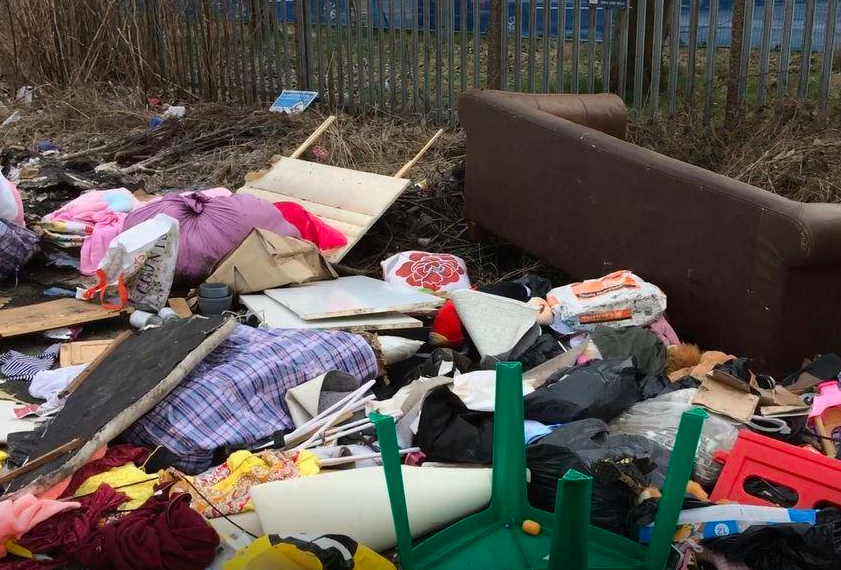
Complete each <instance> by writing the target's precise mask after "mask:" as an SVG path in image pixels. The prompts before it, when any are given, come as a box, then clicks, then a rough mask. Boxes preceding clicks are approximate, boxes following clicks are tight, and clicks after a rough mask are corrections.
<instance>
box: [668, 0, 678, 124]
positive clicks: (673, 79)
mask: <svg viewBox="0 0 841 570" xmlns="http://www.w3.org/2000/svg"><path fill="white" fill-rule="evenodd" d="M670 16H671V24H670V25H669V114H670V115H673V114H674V112H675V106H676V103H677V72H678V68H679V67H680V61H679V60H678V47H679V44H678V42H679V41H680V37H679V36H680V0H672V12H671V14H670Z"/></svg>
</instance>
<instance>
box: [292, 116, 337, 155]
mask: <svg viewBox="0 0 841 570" xmlns="http://www.w3.org/2000/svg"><path fill="white" fill-rule="evenodd" d="M335 120H336V115H330V116H329V117H327V118H326V119H324V122H323V123H321V125H320V126H319V127H318V128H317V129H315V131H313V133H312V134H311V135H310V136H309V138H308V139H307V140H305V141H304V142H303V144H302V145H301V146H299V147H298V148H296V149H295V152H293V153H292V154H290V155H289V158H298V157H299V156H301V155H302V154H304V151H306V150H307V149H308V148H309V147H310V146H312V143H314V142H315V141H316V140H317V139H318V137H320V136H321V135H322V134H324V131H326V130H327V129H328V128H329V127H330V125H332V124H333V121H335Z"/></svg>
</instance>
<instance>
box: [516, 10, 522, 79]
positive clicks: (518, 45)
mask: <svg viewBox="0 0 841 570" xmlns="http://www.w3.org/2000/svg"><path fill="white" fill-rule="evenodd" d="M522 2H523V0H514V91H517V92H519V91H520V54H521V53H522V51H523V46H522V38H523V3H522Z"/></svg>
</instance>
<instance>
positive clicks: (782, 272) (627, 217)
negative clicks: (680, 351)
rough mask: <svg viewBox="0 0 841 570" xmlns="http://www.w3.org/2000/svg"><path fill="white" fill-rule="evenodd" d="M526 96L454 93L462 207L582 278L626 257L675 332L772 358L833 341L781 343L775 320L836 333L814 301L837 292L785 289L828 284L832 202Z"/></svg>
mask: <svg viewBox="0 0 841 570" xmlns="http://www.w3.org/2000/svg"><path fill="white" fill-rule="evenodd" d="M544 97H545V96H544ZM550 97H557V96H550ZM608 97H612V96H608ZM534 98H535V96H529V97H520V96H517V95H514V96H512V95H511V94H507V93H502V92H480V91H471V92H468V93H467V94H465V95H463V96H462V98H461V99H460V101H459V117H460V120H461V122H462V125H463V126H464V128H465V130H466V132H467V147H468V152H467V175H466V184H465V200H466V214H467V217H468V219H470V220H473V221H475V222H476V223H478V224H479V225H480V226H482V227H484V228H486V229H488V230H490V231H492V232H493V233H496V234H498V235H500V236H501V237H503V238H505V239H508V240H510V241H512V242H513V243H516V244H517V245H519V246H521V247H523V249H525V250H527V251H529V252H531V253H533V254H534V255H537V256H539V257H541V258H543V259H546V260H547V261H549V262H550V263H552V264H553V265H555V266H557V267H559V268H561V269H563V270H565V271H567V272H568V273H569V274H570V275H571V276H572V277H573V278H576V279H578V278H589V277H598V276H601V275H604V274H607V273H610V272H611V271H615V270H618V269H632V270H633V271H634V272H636V273H637V274H639V275H640V276H642V277H643V278H645V279H647V280H649V281H651V282H653V283H655V284H657V285H659V286H660V287H661V288H662V289H663V290H664V291H665V292H666V294H667V296H668V302H669V309H668V310H667V313H668V315H669V317H670V319H671V320H672V321H673V324H674V325H675V327H676V328H677V330H678V332H679V333H683V334H684V335H686V336H687V337H689V339H690V340H694V341H696V342H699V343H700V344H701V345H702V347H705V348H719V349H722V350H729V351H735V352H736V353H738V354H740V355H743V356H749V357H753V358H755V359H757V360H758V361H759V364H760V365H766V366H770V367H772V368H773V367H774V366H776V365H778V364H779V362H778V361H775V356H776V354H777V353H779V351H783V352H785V354H782V353H780V359H782V360H786V361H790V360H792V359H798V360H797V361H796V362H787V364H786V366H788V365H791V366H796V365H797V364H799V358H802V357H803V356H805V355H806V354H812V353H814V352H817V351H821V350H827V349H832V350H839V349H841V347H834V346H833V347H827V346H825V345H824V344H823V343H814V342H813V345H812V346H809V347H804V346H800V343H789V345H788V346H785V347H783V346H781V344H783V343H781V338H782V337H781V336H780V329H779V327H778V326H777V325H778V324H779V322H780V321H782V320H784V319H789V323H788V324H789V325H794V326H803V327H814V326H815V321H816V320H818V321H821V323H822V324H821V326H822V327H824V330H829V329H832V330H829V334H827V335H826V336H827V337H831V338H834V339H837V340H839V341H841V326H839V325H838V324H835V323H834V322H833V323H830V322H828V319H827V318H826V316H823V317H820V311H821V309H819V308H818V306H823V307H824V309H822V310H823V311H825V310H826V307H827V306H830V307H834V308H835V310H836V311H835V313H834V314H836V313H837V309H838V307H839V306H841V294H839V293H834V294H832V295H831V298H828V299H827V298H825V299H822V300H820V301H818V302H816V301H815V300H814V299H813V298H811V296H810V295H808V294H806V295H805V297H804V296H803V295H802V293H803V292H801V295H800V298H799V299H798V298H793V297H792V296H791V290H792V288H795V289H803V288H807V289H808V288H809V287H810V286H814V287H815V288H816V289H819V290H821V291H822V292H824V291H823V290H824V288H825V285H824V282H825V281H826V278H825V277H824V275H829V274H831V272H832V271H834V270H835V269H836V268H837V267H839V264H841V259H838V258H839V257H841V254H833V253H832V252H829V253H827V252H825V251H823V250H824V249H828V247H827V246H823V245H821V235H820V234H821V233H826V232H827V231H829V230H828V229H827V228H833V229H832V230H831V232H830V233H831V235H834V233H833V232H838V228H839V227H841V211H839V210H840V208H839V207H838V206H837V205H804V204H800V203H796V202H792V201H790V200H787V199H785V198H783V197H781V196H777V195H775V194H772V193H770V192H766V191H764V190H761V189H759V188H756V187H754V186H750V185H748V184H744V183H741V182H738V181H736V180H733V179H731V178H728V177H725V176H721V175H718V174H715V173H713V172H710V171H708V170H705V169H702V168H698V167H696V166H693V165H690V164H687V163H684V162H681V161H678V160H675V159H672V158H669V157H666V156H663V155H660V154H658V153H656V152H653V151H650V150H647V149H644V148H641V147H639V146H636V145H633V144H630V143H628V142H625V141H623V140H620V139H619V138H616V137H613V136H610V135H609V134H606V133H603V132H599V131H597V130H594V129H592V128H589V127H588V126H583V125H580V124H576V123H574V122H571V121H569V120H565V119H562V118H559V117H558V116H556V115H554V114H550V113H548V112H546V111H544V110H542V109H541V106H544V107H545V106H546V103H544V104H543V105H539V104H536V103H535V102H534ZM616 99H618V98H616ZM619 101H620V103H621V100H619ZM555 108H558V106H557V105H556V107H555ZM573 118H575V117H573ZM582 122H586V120H585V121H582ZM819 206H820V207H823V208H820V207H819ZM812 226H814V227H812ZM824 241H826V240H824ZM836 245H837V247H838V249H839V250H841V242H837V244H836ZM816 255H817V256H821V255H823V256H825V257H826V259H821V265H824V266H829V267H828V268H827V267H824V268H823V269H824V270H825V271H822V273H820V274H819V275H818V274H815V272H814V271H811V269H809V268H811V266H812V265H814V263H813V262H814V261H815V260H814V259H811V258H812V257H814V256H816ZM828 272H829V273H828ZM836 289H837V290H838V291H841V287H837V288H836ZM834 321H835V322H838V321H839V319H838V318H835V317H834ZM827 327H829V329H827ZM817 335H818V332H817V330H815V331H814V334H813V335H810V336H811V337H812V339H813V338H814V336H817ZM772 346H773V347H775V348H774V349H773V350H774V351H776V352H775V355H769V350H771V349H769V348H768V347H772ZM795 353H796V354H798V356H796V357H795V356H792V355H793V354H795Z"/></svg>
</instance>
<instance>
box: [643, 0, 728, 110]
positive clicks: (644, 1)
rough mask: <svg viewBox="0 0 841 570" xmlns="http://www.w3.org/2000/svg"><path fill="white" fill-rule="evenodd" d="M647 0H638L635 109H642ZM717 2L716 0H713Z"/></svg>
mask: <svg viewBox="0 0 841 570" xmlns="http://www.w3.org/2000/svg"><path fill="white" fill-rule="evenodd" d="M646 1H647V0H637V38H636V53H635V54H634V110H636V111H637V112H640V111H642V96H643V80H644V78H645V74H644V73H643V71H644V67H645V10H646ZM712 1H713V2H715V1H716V0H712Z"/></svg>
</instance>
